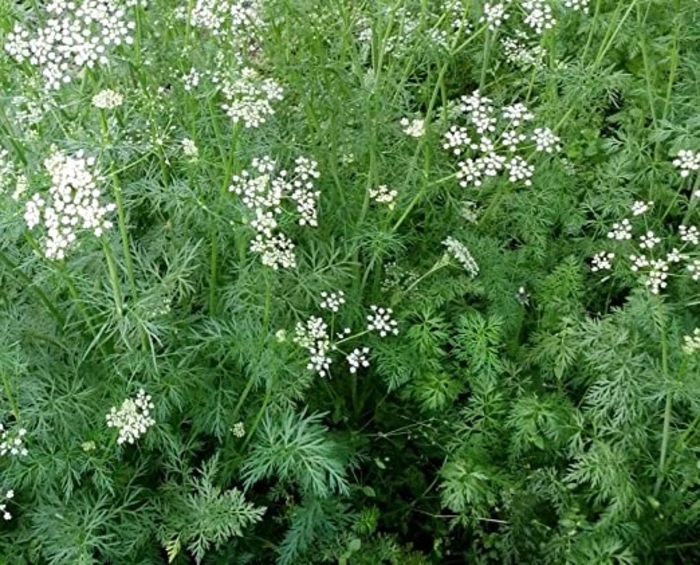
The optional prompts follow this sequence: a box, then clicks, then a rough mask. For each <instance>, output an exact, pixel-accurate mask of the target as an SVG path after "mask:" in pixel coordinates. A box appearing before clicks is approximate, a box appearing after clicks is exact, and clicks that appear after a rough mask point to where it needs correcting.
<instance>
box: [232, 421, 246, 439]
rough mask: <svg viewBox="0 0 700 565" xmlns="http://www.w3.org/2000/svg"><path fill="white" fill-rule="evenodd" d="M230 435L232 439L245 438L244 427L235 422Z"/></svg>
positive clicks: (240, 423) (241, 423)
mask: <svg viewBox="0 0 700 565" xmlns="http://www.w3.org/2000/svg"><path fill="white" fill-rule="evenodd" d="M231 433H232V434H233V436H234V437H237V438H239V439H240V438H242V437H243V436H245V426H244V425H243V422H236V423H235V424H233V426H232V427H231Z"/></svg>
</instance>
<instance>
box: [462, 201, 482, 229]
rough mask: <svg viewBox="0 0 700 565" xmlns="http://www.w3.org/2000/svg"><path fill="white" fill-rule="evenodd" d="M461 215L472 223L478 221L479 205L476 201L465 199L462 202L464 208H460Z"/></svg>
mask: <svg viewBox="0 0 700 565" xmlns="http://www.w3.org/2000/svg"><path fill="white" fill-rule="evenodd" d="M460 216H462V217H463V218H464V219H465V220H467V222H469V223H470V224H474V223H476V221H477V219H478V218H479V213H478V207H477V204H476V202H473V201H471V200H465V201H464V202H462V208H461V210H460Z"/></svg>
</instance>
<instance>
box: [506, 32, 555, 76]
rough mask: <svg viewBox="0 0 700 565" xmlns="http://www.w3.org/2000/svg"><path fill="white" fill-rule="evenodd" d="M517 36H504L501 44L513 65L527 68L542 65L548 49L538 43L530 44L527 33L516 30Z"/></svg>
mask: <svg viewBox="0 0 700 565" xmlns="http://www.w3.org/2000/svg"><path fill="white" fill-rule="evenodd" d="M516 36H517V37H515V38H513V37H503V38H502V39H501V46H502V47H503V54H504V55H505V57H506V61H508V62H509V63H510V64H511V65H515V66H516V67H521V68H523V69H526V68H528V67H542V66H543V61H544V58H545V56H546V55H547V50H546V49H545V48H544V47H542V46H541V45H538V44H532V45H531V44H530V42H529V41H528V37H527V34H525V33H522V32H520V33H518V32H516Z"/></svg>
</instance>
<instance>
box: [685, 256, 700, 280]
mask: <svg viewBox="0 0 700 565" xmlns="http://www.w3.org/2000/svg"><path fill="white" fill-rule="evenodd" d="M687 269H688V271H689V272H690V273H692V275H691V278H692V279H693V280H694V281H700V260H698V259H693V262H692V263H691V264H690V265H688V266H687Z"/></svg>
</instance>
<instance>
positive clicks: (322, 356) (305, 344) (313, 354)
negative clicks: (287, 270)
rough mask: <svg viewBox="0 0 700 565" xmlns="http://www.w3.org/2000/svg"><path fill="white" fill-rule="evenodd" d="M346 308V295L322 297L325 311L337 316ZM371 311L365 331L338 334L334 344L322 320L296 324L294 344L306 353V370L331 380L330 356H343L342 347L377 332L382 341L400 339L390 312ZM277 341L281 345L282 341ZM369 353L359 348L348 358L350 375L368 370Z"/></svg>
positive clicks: (367, 349)
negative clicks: (343, 344) (335, 352)
mask: <svg viewBox="0 0 700 565" xmlns="http://www.w3.org/2000/svg"><path fill="white" fill-rule="evenodd" d="M343 304H345V294H344V293H343V292H342V291H337V292H330V293H329V292H322V293H321V301H320V307H321V308H322V309H324V310H331V311H332V312H334V313H336V312H338V311H339V310H340V307H341V306H342V305H343ZM370 309H371V311H372V313H371V314H370V315H368V316H367V327H366V329H365V330H364V331H361V332H359V333H356V334H355V335H351V334H352V333H353V332H352V329H351V328H348V327H345V328H343V329H341V330H339V331H337V332H335V333H336V335H335V339H334V341H331V335H332V334H333V330H332V329H331V328H330V327H329V326H328V324H327V323H326V322H325V321H324V320H323V318H321V317H319V316H311V317H310V318H309V319H308V320H306V322H297V324H296V326H295V329H294V343H296V344H297V345H299V346H301V347H302V348H303V349H305V350H306V352H307V354H308V362H307V365H306V368H307V369H309V370H310V371H314V372H316V373H317V374H318V375H319V376H321V377H327V376H330V366H331V364H332V363H333V359H332V358H331V355H330V354H331V352H332V351H340V352H341V353H342V351H341V350H340V348H339V346H340V345H341V344H342V343H345V342H347V341H350V340H353V339H355V338H357V337H360V336H362V335H364V334H366V333H369V332H375V331H376V332H377V333H379V335H380V336H381V337H387V336H388V335H389V334H391V335H398V333H399V330H398V327H397V326H398V324H397V322H396V320H394V319H393V317H392V314H393V312H392V310H391V308H382V307H379V306H374V305H373V306H371V307H370ZM279 333H280V332H278V334H279ZM278 341H280V340H279V338H278ZM282 341H283V340H282ZM369 353H370V349H369V347H359V348H355V349H354V350H353V351H351V352H350V353H347V354H345V359H346V361H347V363H348V365H349V370H350V372H351V373H355V372H357V371H358V370H359V369H360V368H367V367H369V357H368V356H369Z"/></svg>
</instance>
